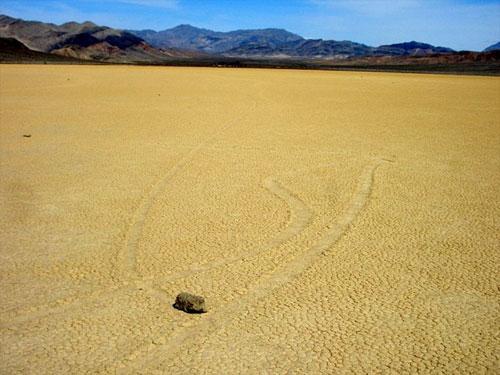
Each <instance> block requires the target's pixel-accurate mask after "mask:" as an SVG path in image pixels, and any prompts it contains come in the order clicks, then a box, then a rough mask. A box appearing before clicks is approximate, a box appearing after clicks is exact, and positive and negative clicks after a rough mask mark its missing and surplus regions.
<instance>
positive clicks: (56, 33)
mask: <svg viewBox="0 0 500 375" xmlns="http://www.w3.org/2000/svg"><path fill="white" fill-rule="evenodd" d="M0 38H13V39H15V40H17V41H19V42H21V43H22V44H23V45H24V46H26V47H27V48H29V49H30V50H31V51H33V52H39V53H49V54H51V55H58V56H63V57H70V58H75V59H83V60H92V61H102V62H118V63H168V62H169V61H170V62H172V61H179V60H182V61H186V60H191V61H199V60H200V59H205V60H206V59H219V58H233V59H235V58H243V59H254V60H259V59H261V60H266V61H267V60H278V59H279V60H294V61H324V60H327V61H342V60H348V61H349V60H351V59H360V58H362V59H364V58H371V59H373V61H382V60H380V57H402V58H405V57H419V56H432V55H436V56H437V55H448V54H453V53H454V51H453V50H452V49H450V48H446V47H436V46H433V45H430V44H427V43H420V42H415V41H411V42H406V43H397V44H390V45H382V46H378V47H372V46H368V45H365V44H361V43H355V42H351V41H336V40H323V39H305V38H303V37H301V36H300V35H297V34H294V33H291V32H289V31H287V30H283V29H273V28H269V29H257V30H235V31H229V32H218V31H212V30H207V29H201V28H197V27H194V26H191V25H179V26H177V27H174V28H171V29H167V30H163V31H154V30H149V29H146V30H118V29H113V28H110V27H107V26H98V25H96V24H94V23H92V22H89V21H87V22H83V23H77V22H68V23H64V24H62V25H55V24H51V23H43V22H37V21H25V20H22V19H18V18H12V17H9V16H6V15H0ZM3 45H4V46H9V48H10V50H12V51H13V50H16V51H18V53H19V54H23V53H24V52H23V51H24V49H23V48H21V47H20V46H18V45H16V44H15V43H14V44H13V42H12V41H4V42H3ZM498 48H499V44H498V43H497V44H496V45H493V46H490V47H488V48H487V50H488V51H492V50H495V49H498ZM31 56H35V55H33V54H31ZM36 56H41V55H36ZM441 60H443V59H441ZM445 60H446V59H445Z"/></svg>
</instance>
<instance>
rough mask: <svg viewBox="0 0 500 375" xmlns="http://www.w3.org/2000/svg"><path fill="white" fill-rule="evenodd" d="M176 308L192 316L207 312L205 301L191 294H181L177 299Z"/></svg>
mask: <svg viewBox="0 0 500 375" xmlns="http://www.w3.org/2000/svg"><path fill="white" fill-rule="evenodd" d="M174 307H175V308H176V309H178V310H182V311H185V312H187V313H190V314H201V313H205V312H207V309H206V307H205V299H204V298H203V297H200V296H195V295H193V294H190V293H180V294H178V295H177V297H176V298H175V303H174Z"/></svg>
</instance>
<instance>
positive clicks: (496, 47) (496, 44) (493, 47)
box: [484, 42, 500, 52]
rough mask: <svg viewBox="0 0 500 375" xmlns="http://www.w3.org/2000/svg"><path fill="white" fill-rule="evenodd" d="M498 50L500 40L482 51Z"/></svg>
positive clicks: (499, 48)
mask: <svg viewBox="0 0 500 375" xmlns="http://www.w3.org/2000/svg"><path fill="white" fill-rule="evenodd" d="M497 50H500V42H498V43H495V44H492V45H491V46H489V47H487V48H485V49H484V52H490V51H497Z"/></svg>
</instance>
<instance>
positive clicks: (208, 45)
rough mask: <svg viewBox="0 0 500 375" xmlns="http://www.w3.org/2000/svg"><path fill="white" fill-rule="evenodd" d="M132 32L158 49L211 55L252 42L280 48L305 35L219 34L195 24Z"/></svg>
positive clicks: (269, 32)
mask: <svg viewBox="0 0 500 375" xmlns="http://www.w3.org/2000/svg"><path fill="white" fill-rule="evenodd" d="M130 32H131V33H133V34H134V35H137V36H139V37H140V38H143V39H144V40H145V41H146V42H148V43H150V44H151V45H153V46H155V47H162V48H163V47H170V48H180V49H191V50H198V51H203V52H209V53H224V52H226V51H229V50H231V49H234V48H238V47H240V46H242V45H245V44H248V43H256V44H258V45H269V46H273V47H277V46H279V45H281V44H283V43H287V42H294V41H300V40H303V38H302V37H301V36H299V35H296V34H293V33H290V32H288V31H286V30H282V29H261V30H236V31H230V32H218V31H212V30H207V29H200V28H197V27H194V26H191V25H179V26H177V27H174V28H172V29H167V30H163V31H159V32H156V31H154V30H142V31H138V30H135V31H134V30H131V31H130Z"/></svg>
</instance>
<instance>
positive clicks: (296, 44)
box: [129, 25, 453, 59]
mask: <svg viewBox="0 0 500 375" xmlns="http://www.w3.org/2000/svg"><path fill="white" fill-rule="evenodd" d="M129 32H130V33H132V34H134V35H136V36H138V37H140V38H142V39H144V40H145V41H146V42H147V43H150V44H151V45H152V46H154V47H160V48H166V47H168V48H179V49H188V50H195V51H199V52H205V53H215V54H219V55H223V56H227V57H249V58H312V59H315V58H316V59H318V58H321V59H324V58H328V59H342V58H349V57H353V56H368V55H372V56H381V55H389V56H403V55H407V56H414V55H424V54H428V53H450V52H453V50H452V49H450V48H445V47H435V46H432V45H430V44H426V43H418V42H414V41H412V42H408V43H399V44H392V45H386V46H380V47H370V46H367V45H365V44H360V43H355V42H351V41H347V40H345V41H336V40H323V39H304V38H303V37H301V36H300V35H297V34H293V33H291V32H289V31H286V30H283V29H260V30H236V31H229V32H219V31H212V30H207V29H200V28H197V27H194V26H191V25H179V26H177V27H174V28H172V29H167V30H163V31H158V32H157V31H154V30H129Z"/></svg>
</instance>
